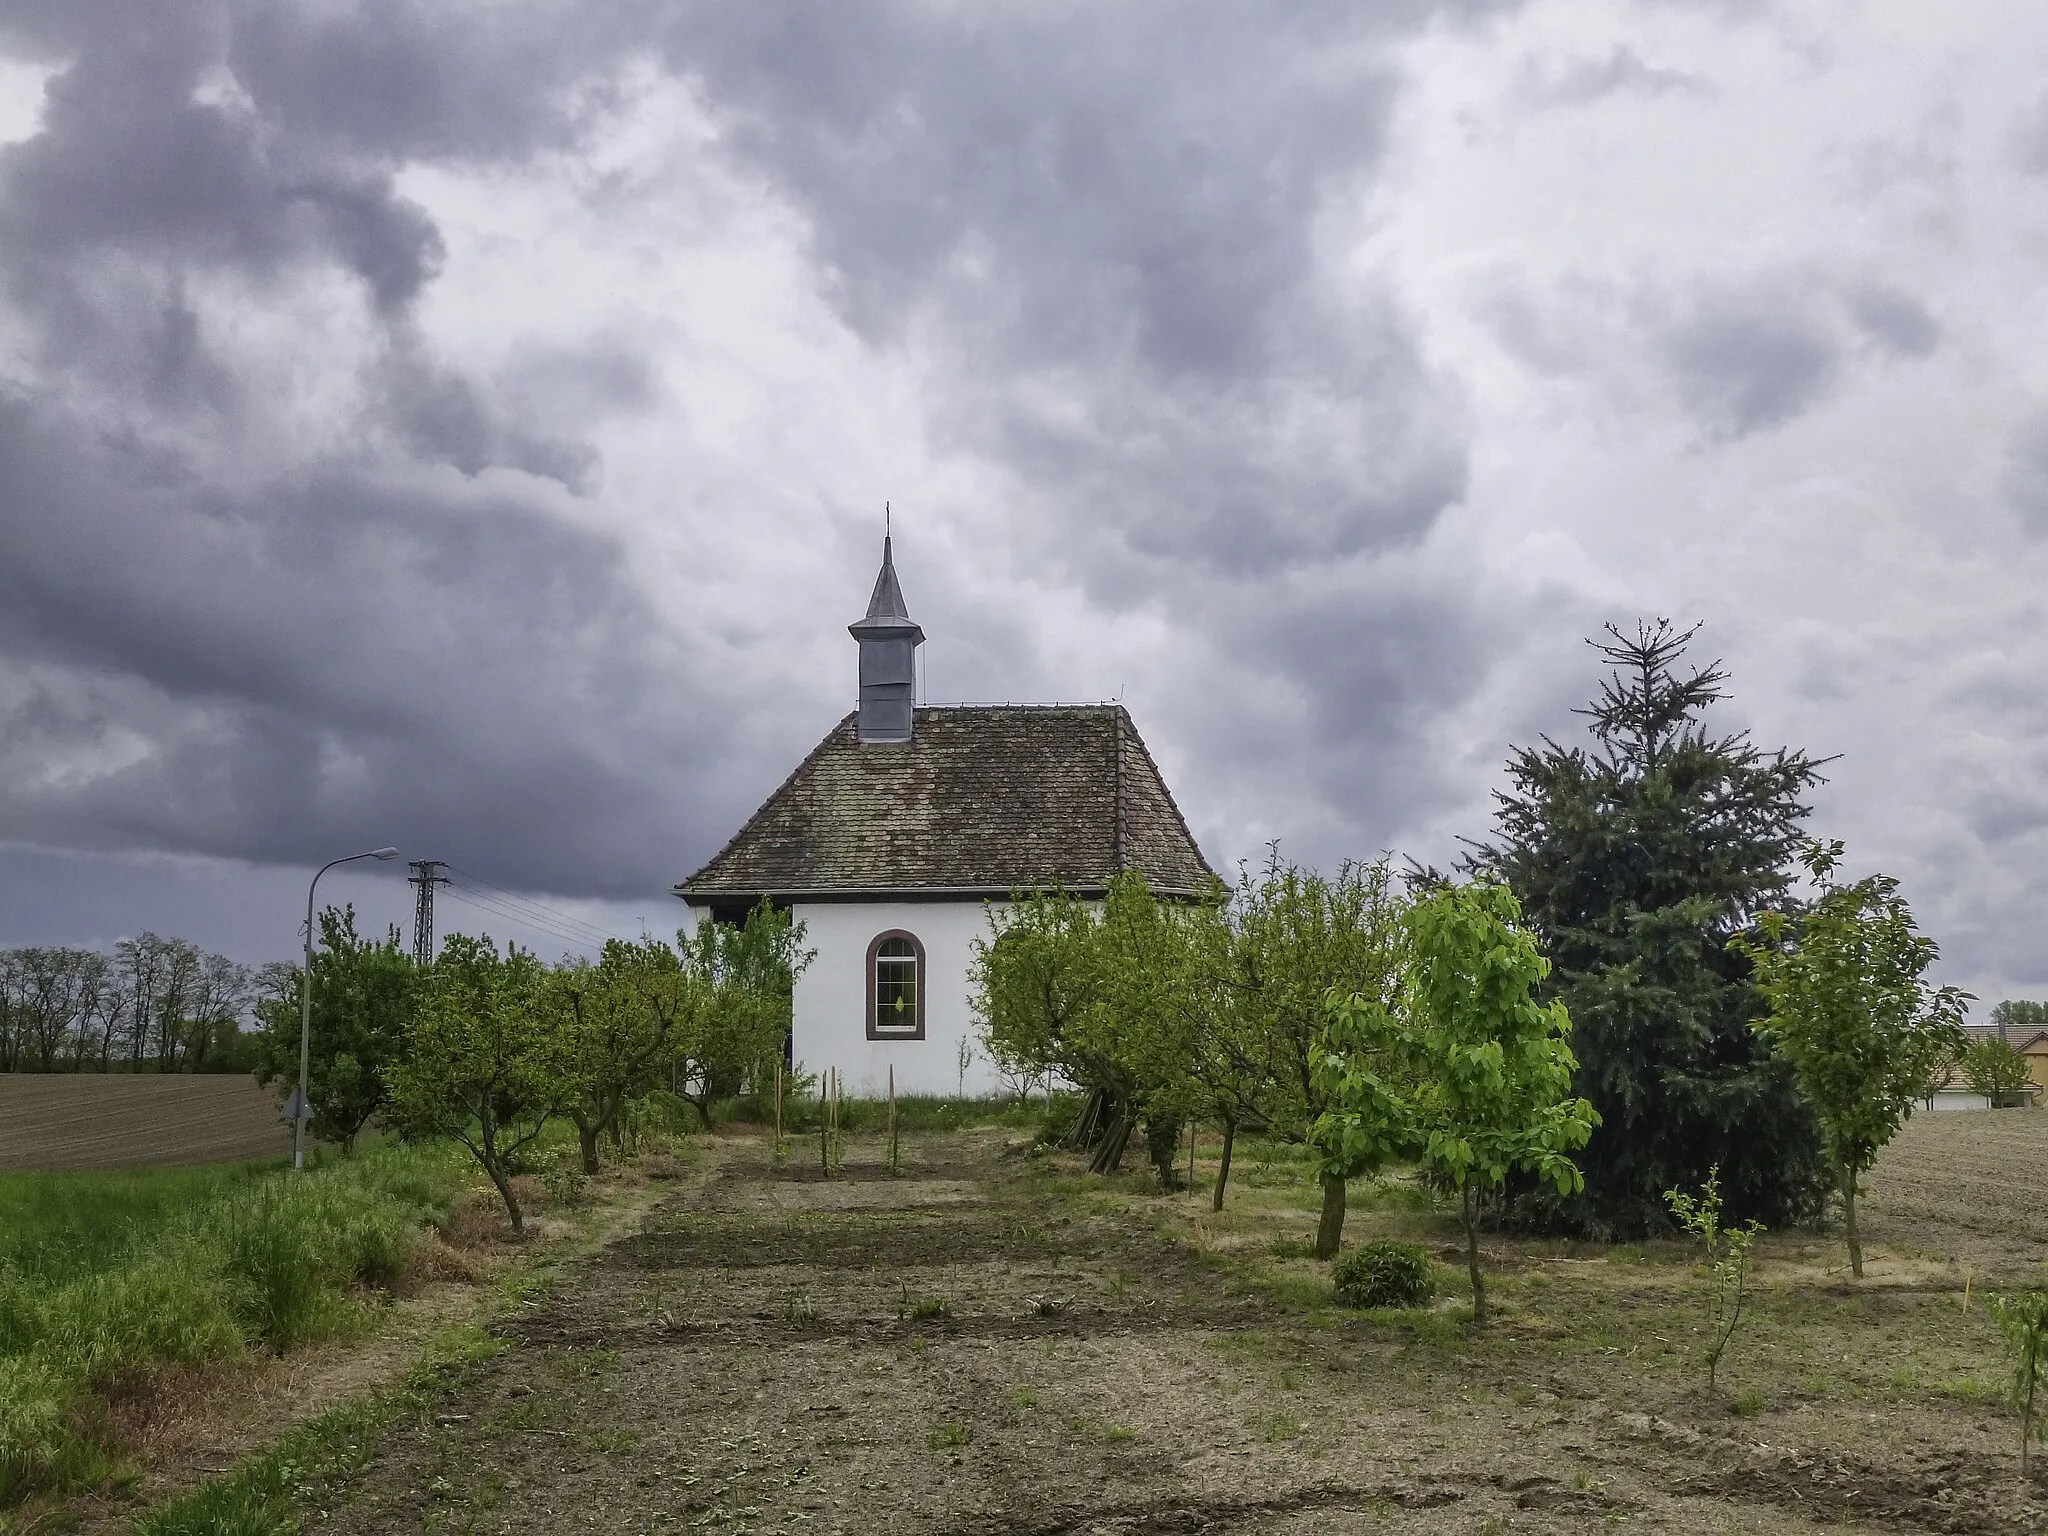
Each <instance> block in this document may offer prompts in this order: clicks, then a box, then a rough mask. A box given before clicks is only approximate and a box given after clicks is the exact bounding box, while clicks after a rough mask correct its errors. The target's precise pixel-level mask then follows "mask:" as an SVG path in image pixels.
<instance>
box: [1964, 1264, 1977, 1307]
mask: <svg viewBox="0 0 2048 1536" xmlns="http://www.w3.org/2000/svg"><path fill="white" fill-rule="evenodd" d="M1976 1278H1977V1272H1976V1271H1975V1270H1971V1269H1966V1270H1964V1271H1963V1310H1964V1311H1965V1312H1967V1311H1969V1310H1970V1282H1971V1281H1972V1280H1974V1279H1976Z"/></svg>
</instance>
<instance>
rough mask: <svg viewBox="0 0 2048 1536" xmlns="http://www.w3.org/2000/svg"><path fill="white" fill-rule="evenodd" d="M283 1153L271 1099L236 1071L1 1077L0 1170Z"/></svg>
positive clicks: (287, 1140)
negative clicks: (224, 1074)
mask: <svg viewBox="0 0 2048 1536" xmlns="http://www.w3.org/2000/svg"><path fill="white" fill-rule="evenodd" d="M290 1150H291V1127H290V1126H288V1125H285V1124H283V1123H281V1122H280V1121H279V1120H278V1118H277V1100H276V1099H275V1097H274V1096H273V1095H272V1094H271V1092H270V1090H269V1089H266V1088H259V1087H257V1086H256V1084H255V1082H254V1081H253V1080H252V1079H250V1078H248V1077H246V1076H243V1075H241V1074H236V1075H235V1076H232V1077H176V1076H170V1077H157V1076H151V1075H141V1074H136V1075H130V1074H127V1073H120V1074H114V1073H109V1074H104V1075H102V1074H99V1073H80V1074H75V1075H74V1074H71V1073H50V1074H42V1073H29V1072H6V1073H0V1173H28V1172H41V1173H64V1172H71V1171H74V1170H83V1169H92V1168H171V1167H181V1166H186V1165H190V1164H195V1163H237V1162H251V1161H254V1160H255V1159H257V1158H263V1157H277V1156H280V1155H282V1154H283V1153H286V1152H288V1151H290Z"/></svg>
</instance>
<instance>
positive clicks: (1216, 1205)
mask: <svg viewBox="0 0 2048 1536" xmlns="http://www.w3.org/2000/svg"><path fill="white" fill-rule="evenodd" d="M1236 1141H1237V1122H1236V1121H1235V1120H1225V1121H1224V1122H1223V1160H1222V1161H1221V1162H1219V1163H1218V1164H1217V1165H1216V1198H1215V1199H1214V1200H1212V1201H1210V1202H1209V1209H1210V1210H1212V1211H1220V1210H1222V1209H1223V1186H1224V1185H1225V1184H1227V1183H1229V1182H1230V1149H1231V1147H1232V1145H1233V1144H1235V1142H1236Z"/></svg>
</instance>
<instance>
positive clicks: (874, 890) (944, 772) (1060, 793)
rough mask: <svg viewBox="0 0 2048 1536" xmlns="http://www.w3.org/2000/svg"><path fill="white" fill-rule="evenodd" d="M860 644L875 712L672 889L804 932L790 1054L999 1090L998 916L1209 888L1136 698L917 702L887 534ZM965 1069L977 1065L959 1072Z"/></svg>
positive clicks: (816, 1064) (875, 1086)
mask: <svg viewBox="0 0 2048 1536" xmlns="http://www.w3.org/2000/svg"><path fill="white" fill-rule="evenodd" d="M849 628H850V629H851V632H852V634H853V638H854V639H855V640H856V641H857V642H858V643H859V648H860V703H859V707H858V708H857V709H856V710H855V711H854V712H853V713H852V714H849V715H848V716H847V717H846V718H845V719H843V720H841V721H840V722H839V724H838V725H836V726H834V727H833V728H832V730H831V732H830V733H829V734H827V735H826V737H825V739H824V740H823V741H821V742H819V743H818V745H817V746H816V747H815V748H813V749H812V751H811V754H810V756H808V757H806V758H805V759H804V760H803V761H802V762H801V763H799V764H798V765H797V767H796V771H795V772H793V773H791V774H790V776H789V777H788V778H787V779H785V780H783V782H782V784H781V787H779V788H778V789H777V790H776V791H775V792H774V793H773V794H772V795H770V796H769V797H768V799H767V802H766V803H765V804H763V805H762V807H761V808H760V809H759V810H758V811H756V812H755V813H754V814H753V816H752V817H750V818H749V819H748V821H747V824H746V825H745V826H743V827H741V828H740V830H739V831H738V832H737V833H736V834H735V835H734V836H733V839H732V841H730V842H729V843H727V844H726V845H725V846H724V847H723V848H721V849H720V850H719V851H718V853H717V854H716V855H715V856H714V857H713V858H712V859H711V861H710V862H709V863H708V864H706V865H705V866H704V867H703V868H702V869H700V870H698V871H697V872H696V873H695V874H693V875H691V876H690V877H689V878H688V879H687V880H684V881H682V882H681V883H680V884H678V885H677V886H676V887H675V893H676V895H678V896H680V897H681V898H682V899H683V900H684V901H685V902H687V903H688V904H689V907H690V913H691V916H692V918H693V919H694V920H697V921H706V920H709V921H717V922H740V921H744V920H745V917H746V914H747V913H748V912H749V911H750V910H751V909H752V908H753V907H754V906H755V905H756V904H757V903H758V902H759V901H760V900H761V899H762V898H763V897H766V898H768V899H769V900H770V901H772V902H774V903H775V904H776V905H777V906H778V907H785V908H787V909H788V910H789V912H790V913H791V915H792V916H793V917H794V918H795V919H796V920H797V921H799V922H801V923H802V924H803V925H804V929H805V944H806V945H807V947H809V948H810V949H812V950H813V951H815V956H816V958H815V959H813V960H812V962H811V964H810V966H809V967H808V968H807V969H806V970H805V971H804V973H803V975H802V976H800V977H799V978H798V979H797V984H796V998H795V1021H794V1024H793V1027H792V1040H791V1056H792V1058H793V1059H794V1060H795V1061H798V1062H800V1063H802V1064H803V1066H804V1068H805V1069H806V1070H808V1071H813V1072H816V1071H820V1070H822V1069H824V1068H826V1067H837V1068H838V1069H839V1072H840V1075H841V1080H842V1081H843V1082H844V1084H845V1087H846V1091H847V1092H849V1093H859V1094H879V1093H880V1092H881V1091H882V1089H883V1085H884V1084H885V1082H886V1080H887V1078H888V1074H889V1070H890V1068H891V1067H893V1068H894V1069H895V1078H896V1090H897V1092H899V1093H930V1094H951V1093H957V1092H960V1091H963V1089H964V1091H965V1092H968V1093H988V1092H991V1091H993V1090H994V1089H995V1087H996V1077H995V1072H994V1070H993V1068H992V1067H991V1066H990V1065H989V1063H988V1061H987V1059H986V1052H985V1051H984V1050H983V1048H982V1045H981V1041H980V1029H979V1021H978V1020H977V1019H976V1018H975V1016H974V1008H973V1001H972V987H971V982H970V968H971V966H972V964H973V959H974V951H973V945H974V941H975V940H976V939H978V938H985V937H986V936H987V935H988V932H989V913H990V907H991V905H994V906H997V907H1000V906H1001V905H1002V904H1003V903H1005V902H1007V901H1008V900H1009V899H1010V897H1011V896H1012V895H1013V893H1016V892H1019V891H1029V890H1034V889H1042V888H1048V887H1051V886H1054V885H1060V886H1063V887H1064V888H1065V889H1066V890H1068V891H1069V892H1071V893H1073V894H1074V895H1077V896H1082V897H1089V896H1097V897H1099V896H1101V895H1102V894H1103V893H1104V891H1105V889H1106V887H1107V885H1108V883H1109V880H1110V879H1111V877H1112V876H1114V875H1115V874H1117V873H1118V872H1119V871H1122V870H1126V869H1135V870H1138V871H1140V872H1141V873H1143V875H1144V876H1145V879H1146V881H1147V882H1148V883H1149V884H1150V885H1151V887H1152V889H1153V890H1154V891H1156V892H1158V893H1159V894H1161V895H1174V896H1193V895H1195V894H1196V893H1197V892H1198V891H1199V890H1200V889H1201V888H1202V887H1203V886H1204V885H1205V884H1206V883H1207V882H1208V881H1209V880H1211V879H1212V878H1214V877H1213V876H1212V874H1211V873H1210V869H1209V866H1208V864H1207V862H1206V861H1205V860H1204V859H1203V858H1202V853H1201V850H1200V849H1199V848H1197V847H1196V846H1195V840H1194V838H1193V836H1192V835H1190V833H1189V832H1188V827H1187V823H1186V821H1184V820H1183V819H1182V817H1181V814H1180V810H1179V808H1178V807H1176V806H1175V805H1174V803H1173V796H1172V794H1171V793H1169V792H1168V790H1167V788H1166V783H1165V781H1164V780H1163V779H1162V778H1161V777H1160V774H1159V769H1158V767H1157V766H1156V765H1155V764H1154V763H1153V761H1152V755H1151V753H1149V752H1147V751H1146V750H1145V743H1144V742H1143V741H1142V740H1141V739H1140V738H1139V736H1138V730H1137V727H1136V726H1135V725H1133V724H1132V723H1131V717H1130V714H1129V713H1128V712H1127V711H1126V710H1125V709H1124V707H1123V706H1122V705H1121V704H1089V705H1065V704H1053V705H1029V704H946V705H936V706H920V705H918V704H916V703H915V681H914V680H915V677H916V652H917V647H918V646H920V645H922V644H923V643H924V631H923V630H922V629H920V628H919V627H918V626H917V624H916V623H915V622H914V621H913V620H912V619H911V617H910V612H909V610H908V608H906V607H905V605H904V601H903V590H902V587H901V586H900V585H899V584H898V582H897V579H896V566H895V560H894V556H893V553H892V551H891V548H890V541H889V540H888V539H887V538H884V539H883V541H882V569H881V573H880V574H879V575H878V576H877V577H876V578H875V590H874V596H873V598H872V599H871V600H870V601H869V603H868V611H867V615H866V617H864V618H862V619H861V620H860V621H859V622H858V623H855V624H853V625H851V626H849ZM963 1063H964V1064H965V1065H964V1069H963Z"/></svg>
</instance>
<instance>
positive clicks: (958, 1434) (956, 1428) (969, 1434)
mask: <svg viewBox="0 0 2048 1536" xmlns="http://www.w3.org/2000/svg"><path fill="white" fill-rule="evenodd" d="M973 1439H974V1426H973V1425H972V1424H957V1423H946V1424H941V1425H939V1426H938V1428H936V1429H934V1430H933V1431H932V1432H931V1434H929V1435H928V1436H926V1437H925V1444H927V1445H929V1446H930V1447H931V1448H932V1449H933V1450H935V1451H953V1450H958V1449H959V1448H960V1447H961V1446H963V1445H968V1444H970V1443H972V1441H973Z"/></svg>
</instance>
